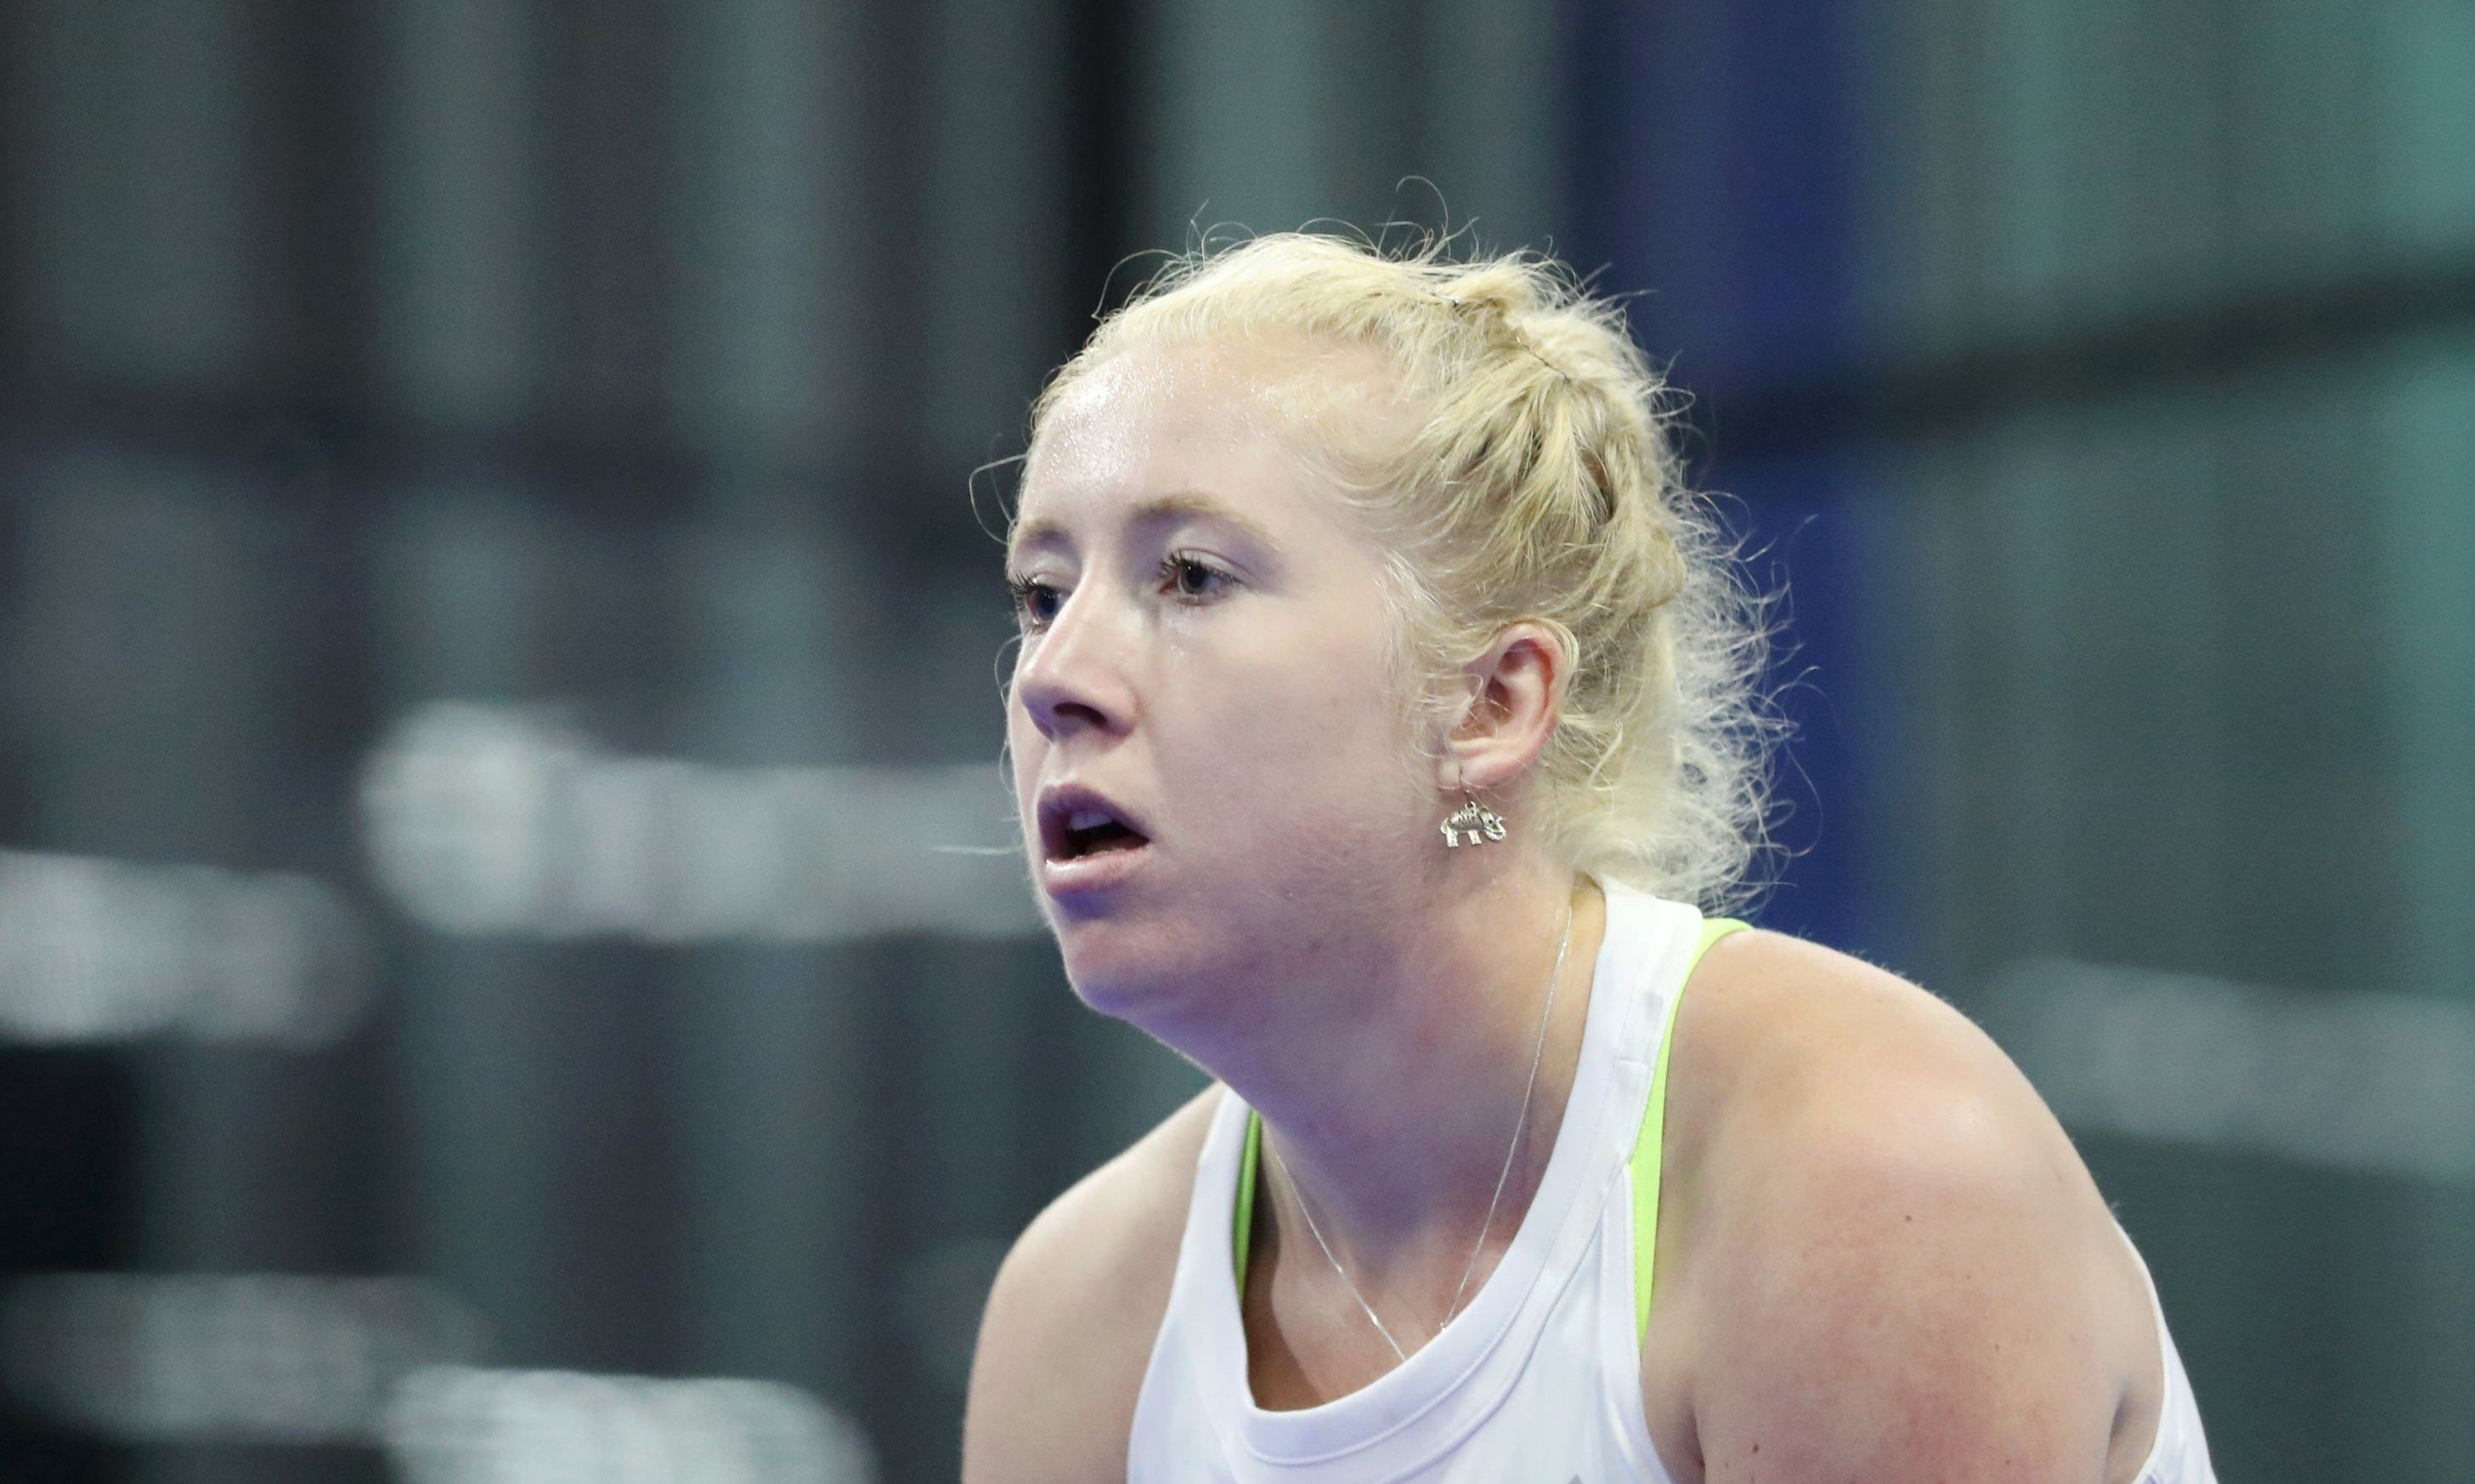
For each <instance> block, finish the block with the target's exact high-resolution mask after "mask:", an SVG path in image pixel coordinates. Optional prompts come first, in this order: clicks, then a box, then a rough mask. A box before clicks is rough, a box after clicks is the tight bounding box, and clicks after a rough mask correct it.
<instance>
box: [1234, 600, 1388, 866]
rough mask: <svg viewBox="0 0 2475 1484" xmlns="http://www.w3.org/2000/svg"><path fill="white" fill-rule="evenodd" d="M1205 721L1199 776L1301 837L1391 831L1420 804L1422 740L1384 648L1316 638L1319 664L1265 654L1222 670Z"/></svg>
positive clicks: (1237, 810)
mask: <svg viewBox="0 0 2475 1484" xmlns="http://www.w3.org/2000/svg"><path fill="white" fill-rule="evenodd" d="M1190 715H1191V716H1193V718H1194V719H1195V721H1196V722H1197V723H1198V726H1197V731H1196V737H1195V741H1196V743H1197V745H1196V747H1195V748H1194V750H1193V753H1192V755H1191V756H1192V760H1193V763H1194V764H1195V765H1196V766H1194V768H1193V773H1192V775H1191V777H1190V779H1189V786H1191V787H1194V788H1196V790H1197V791H1198V792H1201V793H1205V794H1208V795H1209V796H1211V797H1213V800H1214V805H1213V807H1214V809H1215V812H1226V813H1229V814H1232V815H1237V816H1238V819H1239V824H1238V826H1237V827H1238V828H1240V829H1248V828H1249V827H1250V826H1257V825H1259V826H1260V827H1261V828H1262V830H1263V831H1264V832H1266V833H1278V834H1280V835H1281V836H1283V837H1284V838H1287V839H1295V838H1296V836H1297V833H1298V832H1299V830H1300V829H1301V827H1304V828H1306V829H1308V830H1310V831H1311V832H1315V833H1325V834H1340V833H1351V834H1359V833H1364V832H1366V831H1368V830H1389V829H1391V828H1393V827H1394V826H1395V825H1396V824H1397V823H1398V822H1399V820H1400V818H1401V816H1402V815H1404V814H1405V813H1411V814H1413V813H1414V812H1415V811H1416V809H1417V808H1418V807H1420V804H1421V800H1420V798H1419V797H1418V794H1417V790H1416V784H1415V780H1416V778H1417V777H1418V767H1417V764H1416V761H1415V760H1414V758H1412V756H1411V751H1412V746H1411V742H1410V740H1409V736H1408V735H1407V730H1406V728H1405V727H1404V726H1403V724H1402V721H1401V718H1400V713H1399V710H1398V708H1397V706H1396V705H1395V703H1394V702H1393V700H1392V698H1391V695H1390V693H1389V689H1388V687H1387V685H1386V684H1385V677H1384V673H1383V662H1382V657H1381V656H1380V655H1375V654H1371V653H1368V652H1366V651H1365V650H1364V648H1363V647H1362V646H1360V645H1320V646H1316V652H1315V653H1314V659H1313V662H1312V663H1310V664H1298V663H1296V662H1294V661H1290V662H1288V663H1279V664H1271V663H1267V664H1264V665H1262V666H1260V667H1248V669H1247V670H1246V671H1245V672H1242V673H1239V674H1232V675H1228V676H1225V677H1223V683H1222V684H1219V685H1217V686H1214V687H1213V693H1212V694H1211V696H1210V698H1209V701H1208V704H1207V705H1205V706H1203V707H1201V708H1198V709H1197V710H1196V711H1195V712H1193V713H1190Z"/></svg>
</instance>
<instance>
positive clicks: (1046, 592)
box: [1006, 577, 1066, 634]
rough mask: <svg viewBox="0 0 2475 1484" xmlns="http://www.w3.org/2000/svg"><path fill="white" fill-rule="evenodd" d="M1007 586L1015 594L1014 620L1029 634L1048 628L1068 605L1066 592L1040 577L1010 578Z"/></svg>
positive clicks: (1007, 580)
mask: <svg viewBox="0 0 2475 1484" xmlns="http://www.w3.org/2000/svg"><path fill="white" fill-rule="evenodd" d="M1006 586H1007V587H1008V588H1010V589H1012V590H1013V592H1014V620H1015V622H1016V623H1017V625H1019V626H1020V627H1021V629H1022V631H1023V632H1024V633H1027V634H1030V633H1037V632H1039V631H1040V630H1041V629H1044V628H1046V627H1048V625H1049V624H1050V623H1051V622H1053V621H1055V620H1056V618H1057V610H1058V609H1060V608H1062V607H1064V606H1065V605H1066V594H1065V591H1064V590H1063V589H1061V588H1058V587H1057V586H1055V585H1054V584H1052V583H1049V582H1046V581H1044V580H1042V579H1041V578H1039V577H1009V578H1007V579H1006Z"/></svg>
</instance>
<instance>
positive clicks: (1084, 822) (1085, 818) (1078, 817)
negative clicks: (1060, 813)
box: [1066, 809, 1115, 830]
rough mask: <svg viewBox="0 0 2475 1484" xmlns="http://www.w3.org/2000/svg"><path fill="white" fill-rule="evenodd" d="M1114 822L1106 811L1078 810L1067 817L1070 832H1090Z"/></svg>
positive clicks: (1067, 826)
mask: <svg viewBox="0 0 2475 1484" xmlns="http://www.w3.org/2000/svg"><path fill="white" fill-rule="evenodd" d="M1114 822H1115V820H1114V819H1113V818H1112V817H1111V815H1110V814H1109V812H1108V811H1107V810H1105V809H1078V810H1076V811H1074V813H1072V814H1070V815H1066V828H1067V829H1069V830H1089V829H1093V828H1095V827H1097V826H1099V825H1103V824H1111V823H1114Z"/></svg>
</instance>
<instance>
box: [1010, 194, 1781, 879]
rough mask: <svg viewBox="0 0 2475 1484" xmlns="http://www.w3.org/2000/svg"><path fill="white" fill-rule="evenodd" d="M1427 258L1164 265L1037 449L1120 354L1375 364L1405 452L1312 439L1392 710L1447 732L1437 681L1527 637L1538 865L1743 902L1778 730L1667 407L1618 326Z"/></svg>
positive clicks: (1521, 270) (1312, 250) (1076, 369)
mask: <svg viewBox="0 0 2475 1484" xmlns="http://www.w3.org/2000/svg"><path fill="white" fill-rule="evenodd" d="M1446 247H1447V242H1446V239H1440V238H1434V237H1429V238H1426V239H1424V240H1422V241H1420V242H1418V243H1416V244H1414V245H1412V246H1410V247H1409V248H1408V249H1407V250H1403V251H1386V250H1385V249H1384V248H1383V247H1381V246H1379V245H1377V244H1372V243H1367V242H1362V241H1358V240H1353V239H1350V238H1346V237H1341V236H1335V235H1326V234H1320V233H1307V232H1283V233H1277V234H1271V235H1265V236H1260V237H1255V238H1252V239H1250V240H1246V241H1243V242H1240V243H1237V244H1236V245H1234V246H1228V247H1222V248H1218V249H1213V248H1211V247H1208V246H1207V247H1201V248H1198V249H1196V250H1194V251H1191V252H1188V253H1187V254H1184V255H1178V256H1175V257H1173V258H1171V259H1170V261H1169V262H1168V264H1167V265H1166V267H1165V268H1164V270H1163V271H1162V272H1160V273H1159V274H1158V275H1156V276H1155V277H1154V278H1153V279H1152V280H1150V281H1149V282H1148V283H1146V284H1145V285H1144V286H1143V287H1142V288H1141V289H1140V290H1139V291H1138V292H1137V293H1136V295H1135V296H1134V298H1133V299H1132V300H1131V301H1130V302H1129V303H1128V304H1126V305H1125V306H1124V307H1122V308H1120V309H1118V310H1116V311H1115V313H1113V314H1111V315H1109V316H1107V317H1106V318H1105V319H1103V320H1102V321H1101V323H1100V326H1099V328H1097V329H1096V330H1094V331H1093V333H1092V335H1091V338H1090V340H1089V341H1088V342H1087V343H1086V344H1085V345H1084V347H1083V349H1082V351H1081V352H1080V353H1077V354H1076V355H1075V356H1074V358H1073V359H1072V360H1070V361H1068V362H1066V365H1064V366H1063V367H1061V368H1059V370H1058V372H1057V373H1056V375H1055V376H1053V377H1051V378H1050V379H1049V382H1048V384H1047V386H1046V387H1045V388H1043V389H1042V391H1041V395H1040V398H1039V400H1038V401H1037V402H1036V403H1035V404H1034V406H1033V412H1032V436H1033V440H1034V442H1035V443H1037V441H1038V437H1039V429H1040V426H1041V424H1042V422H1043V421H1044V420H1045V419H1046V417H1047V415H1048V413H1049V411H1050V410H1051V409H1052V408H1054V407H1055V406H1056V404H1057V403H1058V401H1060V399H1062V398H1063V397H1064V396H1065V395H1066V393H1067V392H1068V391H1069V390H1070V389H1071V388H1072V387H1073V386H1074V385H1075V384H1076V383H1077V382H1078V381H1080V380H1081V379H1082V377H1084V376H1085V375H1087V374H1088V373H1089V372H1090V371H1091V370H1092V369H1093V368H1094V367H1095V366H1097V365H1099V364H1100V363H1101V362H1103V361H1106V360H1108V359H1110V358H1111V357H1113V356H1115V355H1116V354H1117V353H1120V352H1122V351H1125V350H1128V349H1131V348H1134V347H1138V346H1163V345H1189V344H1197V343H1207V342H1225V341H1231V340H1238V339H1244V338H1247V337H1267V338H1276V339H1283V340H1287V341H1290V342H1295V341H1297V340H1303V341H1305V342H1306V343H1307V344H1308V345H1310V346H1313V345H1318V344H1321V345H1332V346H1340V347H1363V348H1366V349H1369V350H1372V351H1375V352H1377V353H1381V355H1382V356H1383V357H1384V359H1385V361H1387V362H1388V363H1389V365H1390V366H1391V367H1392V368H1394V370H1395V373H1396V376H1397V382H1396V384H1395V385H1394V386H1392V387H1391V388H1389V389H1387V390H1388V393H1389V395H1390V396H1391V398H1392V399H1393V400H1394V401H1395V402H1396V404H1397V405H1398V407H1399V408H1400V410H1401V411H1403V412H1404V413H1406V414H1407V426H1408V427H1409V432H1408V434H1407V436H1406V437H1398V438H1392V439H1388V440H1382V441H1381V442H1380V443H1369V442H1368V441H1367V440H1364V439H1362V438H1361V439H1359V440H1355V442H1356V443H1357V444H1359V445H1360V446H1358V447H1351V446H1349V444H1350V443H1351V442H1352V441H1350V440H1344V439H1343V438H1342V437H1341V436H1339V434H1338V432H1337V430H1336V428H1333V427H1330V426H1326V427H1323V428H1319V429H1314V430H1315V431H1319V432H1322V433H1323V434H1324V435H1325V436H1324V437H1323V439H1322V441H1323V443H1324V444H1325V447H1324V449H1323V450H1321V451H1323V452H1324V453H1326V454H1328V455H1329V456H1330V457H1331V458H1332V459H1333V461H1334V462H1335V463H1336V465H1337V466H1339V469H1340V473H1341V474H1342V484H1343V487H1344V489H1345V490H1346V491H1347V492H1348V493H1349V494H1350V495H1351V497H1352V498H1353V499H1355V500H1356V501H1357V502H1359V503H1360V505H1361V507H1362V508H1364V509H1365V510H1366V511H1367V513H1368V514H1369V515H1370V516H1371V517H1373V518H1374V519H1375V520H1376V521H1377V522H1379V529H1381V530H1382V531H1383V533H1384V534H1385V536H1386V537H1387V538H1388V540H1389V545H1390V547H1391V555H1390V558H1389V569H1390V570H1389V572H1388V579H1389V580H1388V581H1387V584H1386V586H1387V589H1388V593H1387V596H1388V597H1389V599H1390V600H1391V604H1392V607H1393V610H1394V612H1395V614H1396V616H1397V618H1398V620H1399V621H1398V623H1397V624H1396V635H1395V640H1396V644H1397V645H1398V646H1399V647H1398V650H1397V652H1398V654H1399V657H1400V659H1401V660H1402V661H1403V666H1404V673H1405V674H1406V675H1407V676H1408V677H1409V680H1410V692H1411V696H1410V699H1411V702H1412V704H1413V706H1414V707H1416V708H1418V709H1419V710H1421V711H1423V712H1424V713H1425V714H1426V715H1428V716H1429V717H1430V718H1434V719H1438V720H1443V721H1447V722H1448V721H1449V720H1450V719H1451V716H1452V714H1454V713H1456V712H1457V711H1458V708H1459V707H1460V706H1462V705H1464V704H1466V699H1467V697H1466V695H1465V694H1462V693H1458V692H1453V691H1449V690H1448V689H1447V688H1444V687H1442V686H1440V685H1439V684H1438V683H1437V682H1439V681H1440V680H1441V679H1442V678H1443V677H1445V676H1447V675H1449V674H1451V673H1452V672H1453V671H1454V670H1456V669H1458V668H1459V667H1460V666H1462V665H1465V664H1467V663H1468V662H1469V661H1470V660H1472V659H1474V658H1476V657H1477V656H1478V655H1480V654H1481V653H1483V651H1484V650H1485V649H1486V648H1487V646H1488V645H1490V644H1492V643H1493V642H1494V640H1495V638H1496V637H1497V636H1498V635H1499V634H1500V633H1501V632H1502V631H1503V629H1504V627H1505V626H1506V625H1507V624H1508V623H1511V622H1514V621H1516V620H1534V621H1537V622H1538V623H1540V624H1542V625H1543V626H1545V627H1546V628H1548V629H1549V630H1551V631H1552V632H1553V633H1554V634H1555V635H1556V638H1557V639H1558V640H1559V641H1560V642H1561V643H1562V644H1563V645H1564V649H1565V655H1564V658H1565V669H1566V674H1567V677H1568V678H1567V681H1566V684H1565V686H1564V690H1563V693H1562V696H1561V705H1560V709H1559V712H1558V720H1557V725H1556V732H1555V735H1554V738H1553V740H1552V741H1551V742H1549V743H1548V746H1547V748H1546V751H1545V753H1544V754H1543V756H1542V757H1541V759H1540V764H1539V777H1540V780H1541V782H1542V783H1543V785H1544V787H1543V788H1541V789H1539V790H1537V794H1538V802H1537V803H1536V804H1533V805H1532V809H1533V810H1537V811H1539V812H1542V813H1543V815H1544V816H1545V817H1543V818H1541V819H1539V820H1537V821H1536V824H1537V827H1539V828H1542V829H1543V830H1544V831H1545V832H1546V839H1547V840H1548V843H1549V845H1550V847H1551V848H1552V849H1555V850H1557V851H1558V852H1560V854H1561V855H1562V856H1563V857H1564V858H1565V859H1567V860H1569V861H1570V862H1571V863H1572V864H1574V865H1575V866H1576V867H1577V868H1579V869H1581V870H1585V871H1588V872H1590V873H1591V874H1593V875H1595V876H1598V877H1600V878H1601V879H1604V880H1613V881H1618V882H1623V883H1625V884H1628V885H1630V886H1634V887H1638V888H1642V889H1645V890H1649V891H1652V892H1654V893H1656V894H1658V895H1662V896H1667V897H1672V898H1676V899H1679V900H1684V901H1694V902H1699V903H1701V904H1702V905H1703V906H1704V907H1720V906H1725V905H1728V904H1730V903H1733V902H1736V901H1739V900H1741V899H1742V897H1743V896H1744V895H1745V894H1746V887H1745V881H1746V875H1747V870H1748V867H1749V866H1750V864H1752V860H1753V858H1754V856H1755V854H1756V853H1757V851H1758V850H1759V849H1760V848H1761V846H1762V844H1763V840H1764V834H1765V825H1766V821H1767V818H1768V814H1769V805H1768V796H1769V790H1768V785H1769V770H1768V766H1767V764H1768V756H1769V750H1770V746H1771V744H1772V742H1775V741H1776V739H1777V736H1778V733H1779V730H1780V728H1779V723H1778V722H1777V718H1776V714H1775V713H1774V712H1773V711H1772V710H1771V708H1770V707H1769V706H1768V704H1767V703H1766V702H1765V700H1764V698H1763V697H1762V695H1761V693H1760V691H1759V685H1758V681H1759V676H1760V674H1761V671H1762V668H1763V663H1764V658H1765V653H1766V647H1767V645H1766V640H1767V631H1766V628H1765V625H1764V620H1763V604H1762V602H1761V600H1760V599H1759V598H1758V597H1757V596H1754V595H1753V594H1752V592H1751V590H1749V589H1748V588H1747V587H1746V586H1745V585H1744V584H1743V583H1742V582H1741V581H1740V580H1739V578H1738V577H1737V575H1736V570H1735V565H1734V556H1735V552H1734V547H1733V546H1732V544H1731V542H1730V540H1729V539H1728V536H1727V534H1726V532H1725V531H1724V530H1723V529H1722V527H1721V526H1720V524H1719V523H1718V521H1717V520H1716V518H1715V516H1714V514H1713V513H1712V511H1711V508H1710V506H1709V503H1708V501H1707V500H1706V499H1704V498H1703V497H1701V496H1698V495H1696V494H1694V493H1693V492H1691V491H1689V490H1687V489H1686V488H1685V485H1684V482H1683V478H1682V474H1681V471H1680V468H1679V459H1678V456H1677V452H1676V449H1675V443H1674V439H1673V437H1672V436H1671V425H1672V424H1673V423H1674V421H1675V418H1676V409H1675V406H1674V403H1673V400H1672V398H1671V395H1670V393H1669V391H1668V389H1667V387H1666V384H1665V382H1664V380H1663V379H1662V377H1660V376H1659V374H1658V372H1657V371H1656V370H1655V369H1654V367H1653V366H1652V365H1651V363H1650V361H1649V358H1648V357H1647V356H1645V355H1644V354H1643V353H1642V352H1641V351H1640V349H1639V348H1638V347H1636V346H1635V345H1634V344H1633V342H1632V339H1631V337H1630V334H1629V333H1628V332H1627V330H1626V328H1625V322H1624V315H1623V311H1622V309H1621V308H1620V307H1619V306H1618V305H1616V304H1612V303H1610V302H1608V301H1606V300H1605V299H1601V298H1595V297H1593V296H1591V295H1590V294H1589V293H1588V292H1587V291H1586V290H1585V289H1584V288H1583V287H1582V286H1581V284H1580V283H1578V282H1576V281H1575V280H1574V279H1573V277H1572V275H1571V274H1570V273H1569V271H1567V270H1566V269H1565V268H1563V267H1562V266H1561V265H1560V264H1558V263H1556V262H1554V261H1553V260H1551V259H1547V258H1542V257H1538V256H1535V255H1527V254H1511V255H1503V256H1496V257H1488V258H1482V259H1456V258H1454V257H1452V256H1450V255H1448V254H1447V252H1446ZM1327 421H1329V420H1327ZM1524 822H1525V823H1527V822H1528V821H1524Z"/></svg>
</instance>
